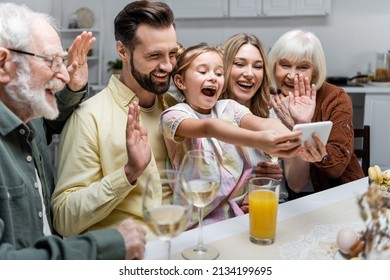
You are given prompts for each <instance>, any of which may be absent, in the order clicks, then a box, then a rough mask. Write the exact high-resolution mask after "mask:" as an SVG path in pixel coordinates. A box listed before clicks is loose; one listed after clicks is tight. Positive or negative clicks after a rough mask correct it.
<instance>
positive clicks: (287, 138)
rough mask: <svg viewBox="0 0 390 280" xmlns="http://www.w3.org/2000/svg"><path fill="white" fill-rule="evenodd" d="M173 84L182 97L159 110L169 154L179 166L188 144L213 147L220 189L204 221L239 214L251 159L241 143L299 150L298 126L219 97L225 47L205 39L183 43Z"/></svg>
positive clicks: (279, 151)
mask: <svg viewBox="0 0 390 280" xmlns="http://www.w3.org/2000/svg"><path fill="white" fill-rule="evenodd" d="M173 78H174V82H175V85H176V86H177V88H178V89H179V90H180V91H181V92H182V93H183V95H184V97H185V102H184V103H179V104H177V105H175V106H173V107H171V108H169V109H167V110H166V111H164V112H163V113H162V114H161V123H162V127H163V135H164V139H165V143H166V145H167V150H168V156H169V158H170V160H171V164H172V166H173V168H174V169H175V170H178V169H179V167H180V163H181V161H182V160H183V158H184V156H185V153H186V152H187V151H188V150H191V149H195V148H196V149H199V148H200V149H205V150H212V151H214V152H215V153H216V154H217V155H218V158H219V160H220V163H221V166H222V167H221V169H223V172H221V173H222V174H223V175H222V176H223V178H222V180H221V188H220V192H219V195H218V196H217V198H216V199H214V201H213V202H212V203H211V204H210V205H208V206H207V207H206V208H205V209H204V216H205V224H207V223H212V222H215V221H218V220H223V219H226V218H230V217H233V216H236V215H241V214H243V212H242V210H241V209H240V205H241V202H242V199H243V196H244V195H245V183H246V180H247V178H248V176H249V175H250V173H251V164H250V161H249V157H248V152H247V149H246V148H245V147H252V148H257V149H260V150H263V151H266V152H267V153H269V154H272V155H274V156H280V157H291V156H294V155H296V154H297V153H298V151H299V149H300V148H299V145H300V140H298V138H297V137H299V135H300V134H301V132H298V131H297V132H291V131H290V130H289V129H288V128H286V127H285V126H284V125H283V124H282V123H281V122H280V121H277V120H273V119H264V118H260V117H257V116H254V115H253V114H252V113H251V112H250V110H249V109H248V108H247V107H245V106H243V105H240V104H239V103H237V102H236V101H234V100H230V99H226V100H219V101H218V98H219V96H220V94H221V92H222V89H223V86H224V68H223V52H222V49H221V48H219V47H211V46H208V45H205V44H201V45H196V46H193V47H190V48H188V49H186V50H185V51H184V52H183V53H182V55H181V56H180V57H179V58H178V60H177V65H176V70H175V74H174V76H173Z"/></svg>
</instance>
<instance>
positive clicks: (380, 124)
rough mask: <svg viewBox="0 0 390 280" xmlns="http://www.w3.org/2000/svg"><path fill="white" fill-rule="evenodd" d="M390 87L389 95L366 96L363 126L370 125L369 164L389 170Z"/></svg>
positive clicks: (375, 94) (374, 94) (373, 94)
mask: <svg viewBox="0 0 390 280" xmlns="http://www.w3.org/2000/svg"><path fill="white" fill-rule="evenodd" d="M389 108H390V87H389V93H388V94H383V93H372V94H366V98H365V106H364V124H365V125H370V132H371V135H370V140H371V141H370V146H371V147H370V164H371V165H374V164H377V165H379V166H380V168H381V169H382V170H385V169H390V141H389V139H390V125H389V120H390V117H389V113H388V112H389Z"/></svg>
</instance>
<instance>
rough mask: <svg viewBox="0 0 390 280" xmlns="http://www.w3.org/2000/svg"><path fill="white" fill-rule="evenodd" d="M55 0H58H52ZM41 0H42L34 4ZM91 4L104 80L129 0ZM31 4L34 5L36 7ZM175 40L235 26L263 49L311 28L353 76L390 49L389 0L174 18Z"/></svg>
mask: <svg viewBox="0 0 390 280" xmlns="http://www.w3.org/2000/svg"><path fill="white" fill-rule="evenodd" d="M55 1H58V0H55ZM64 1H65V2H66V5H67V6H68V5H69V6H74V10H75V11H76V10H77V9H78V8H79V7H80V1H78V0H64ZM14 2H18V3H20V2H30V3H33V5H35V7H36V6H39V9H43V10H44V11H46V10H50V7H49V6H50V4H51V5H53V6H54V5H55V4H54V0H52V1H50V0H17V1H14ZM36 2H41V3H43V5H42V4H41V5H36V4H35V3H36ZM85 2H89V3H90V5H91V7H92V6H94V5H99V4H101V3H103V14H104V18H103V19H102V21H101V22H102V23H103V32H104V42H103V46H104V52H103V59H104V63H103V70H102V71H103V82H107V81H108V78H109V77H108V73H107V70H106V62H107V61H108V60H111V59H114V58H116V57H117V55H116V51H115V47H114V46H115V39H114V28H113V21H114V18H115V16H116V14H117V13H118V12H119V11H120V10H121V9H122V8H123V7H124V6H125V5H126V4H127V3H129V2H131V1H129V0H100V1H96V0H83V4H85ZM35 7H33V8H35ZM95 8H96V7H95ZM176 25H177V34H178V40H179V41H180V42H181V43H182V44H183V45H184V46H186V47H187V46H190V45H192V44H196V43H199V42H202V41H205V42H208V43H211V44H219V43H222V42H223V41H224V40H225V39H226V38H227V37H229V36H230V35H233V34H235V33H239V32H247V33H253V34H255V35H257V36H259V38H260V39H261V40H262V41H263V43H264V44H265V46H266V47H267V49H269V48H270V47H271V46H272V43H273V42H274V41H275V40H276V39H277V38H278V37H279V36H280V35H281V34H282V33H284V32H286V31H288V30H290V29H293V28H301V29H305V30H309V31H312V32H314V33H315V34H316V35H317V36H318V37H319V38H320V40H321V41H322V44H323V47H324V50H325V54H326V58H327V66H328V75H329V76H330V75H332V76H338V75H342V76H353V75H355V74H356V72H357V71H361V72H365V71H366V69H367V64H368V63H369V62H371V63H372V64H373V67H375V58H376V57H375V53H376V52H384V51H388V50H390V1H389V0H370V1H367V0H332V11H331V14H330V15H329V16H326V17H297V18H265V19H264V18H261V19H206V20H205V19H202V20H177V21H176Z"/></svg>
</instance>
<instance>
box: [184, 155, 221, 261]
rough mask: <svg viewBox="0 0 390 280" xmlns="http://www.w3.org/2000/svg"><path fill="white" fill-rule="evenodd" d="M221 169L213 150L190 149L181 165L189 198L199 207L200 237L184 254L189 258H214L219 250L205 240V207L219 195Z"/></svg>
mask: <svg viewBox="0 0 390 280" xmlns="http://www.w3.org/2000/svg"><path fill="white" fill-rule="evenodd" d="M220 172H221V170H220V165H219V161H218V159H217V157H216V156H215V154H214V153H213V152H211V151H205V150H191V151H188V152H187V153H186V155H185V157H184V159H183V161H182V163H181V165H180V176H181V178H182V179H181V180H182V183H183V185H184V188H185V190H186V193H187V195H186V196H187V198H189V199H190V201H192V203H193V205H194V206H196V207H197V208H198V223H199V226H198V228H199V239H198V244H197V245H196V246H195V247H192V248H189V249H186V250H184V251H183V252H182V256H183V257H184V258H185V259H189V260H213V259H216V258H217V257H218V256H219V252H218V250H217V249H216V248H215V247H213V246H211V245H206V244H204V242H203V209H204V207H205V206H207V205H209V204H210V203H211V202H212V201H213V200H214V198H215V197H216V196H217V195H218V193H219V189H220V182H221V175H220V174H221V173H220Z"/></svg>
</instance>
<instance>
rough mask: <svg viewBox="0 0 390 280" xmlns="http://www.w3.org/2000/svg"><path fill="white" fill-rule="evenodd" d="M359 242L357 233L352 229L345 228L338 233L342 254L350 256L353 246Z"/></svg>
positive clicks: (338, 244) (338, 243) (338, 242)
mask: <svg viewBox="0 0 390 280" xmlns="http://www.w3.org/2000/svg"><path fill="white" fill-rule="evenodd" d="M358 240H359V237H358V235H357V233H356V232H355V231H354V230H352V229H350V228H343V229H341V230H340V231H339V232H338V233H337V239H336V242H337V246H338V247H339V249H340V251H341V253H343V254H345V255H348V254H349V253H351V251H352V246H353V245H354V244H355V243H356V242H357V241H358Z"/></svg>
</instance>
